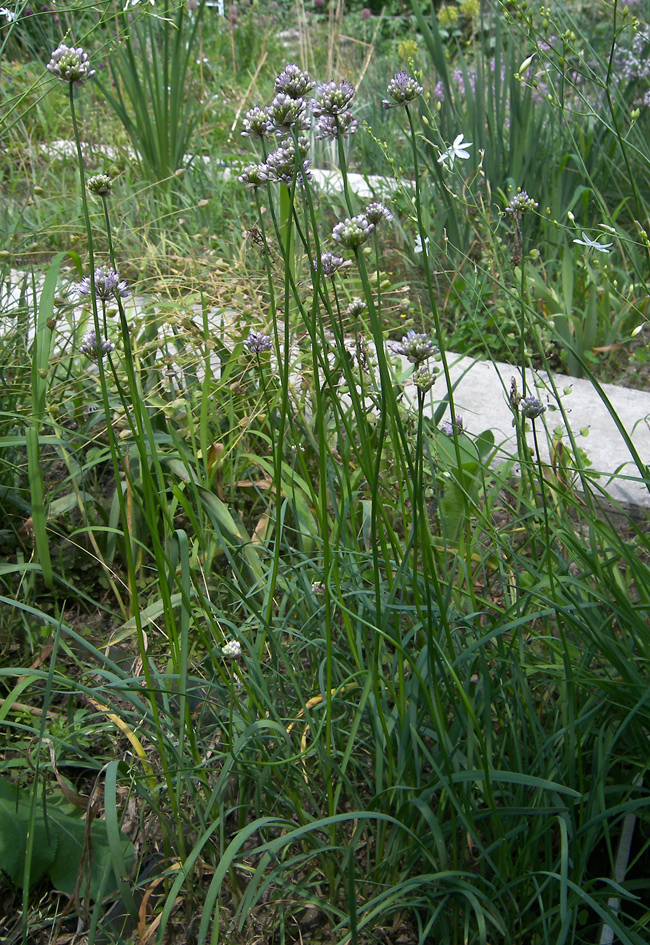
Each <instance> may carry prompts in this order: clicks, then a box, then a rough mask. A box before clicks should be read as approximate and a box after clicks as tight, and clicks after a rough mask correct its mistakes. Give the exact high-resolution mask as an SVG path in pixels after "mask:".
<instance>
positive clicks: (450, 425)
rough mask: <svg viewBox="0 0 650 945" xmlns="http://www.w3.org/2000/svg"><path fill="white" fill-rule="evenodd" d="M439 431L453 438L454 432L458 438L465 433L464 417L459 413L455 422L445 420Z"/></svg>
mask: <svg viewBox="0 0 650 945" xmlns="http://www.w3.org/2000/svg"><path fill="white" fill-rule="evenodd" d="M439 429H440V432H441V433H444V434H445V436H453V435H454V430H455V431H456V433H457V434H458V436H460V434H461V433H464V432H465V426H464V424H463V418H462V416H461V415H460V414H459V413H457V414H456V418H455V420H443V421H442V423H441V424H440V427H439Z"/></svg>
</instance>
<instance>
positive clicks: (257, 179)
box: [237, 164, 269, 187]
mask: <svg viewBox="0 0 650 945" xmlns="http://www.w3.org/2000/svg"><path fill="white" fill-rule="evenodd" d="M237 179H238V180H240V181H241V183H242V184H244V185H245V186H246V187H262V186H263V185H264V184H265V183H266V182H267V180H268V179H269V177H268V173H267V168H266V164H247V165H246V167H245V168H244V170H243V171H242V172H241V174H240V175H239V177H238V178H237Z"/></svg>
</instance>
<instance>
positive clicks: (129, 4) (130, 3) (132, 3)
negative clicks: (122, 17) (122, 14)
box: [124, 0, 156, 10]
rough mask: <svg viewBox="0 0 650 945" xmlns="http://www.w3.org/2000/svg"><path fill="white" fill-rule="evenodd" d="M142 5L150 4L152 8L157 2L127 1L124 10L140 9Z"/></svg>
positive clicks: (148, 0) (147, 0) (154, 0)
mask: <svg viewBox="0 0 650 945" xmlns="http://www.w3.org/2000/svg"><path fill="white" fill-rule="evenodd" d="M141 3H150V4H151V6H152V7H154V6H155V5H156V0H126V3H125V4H124V9H125V10H128V9H129V7H139V6H140V4H141Z"/></svg>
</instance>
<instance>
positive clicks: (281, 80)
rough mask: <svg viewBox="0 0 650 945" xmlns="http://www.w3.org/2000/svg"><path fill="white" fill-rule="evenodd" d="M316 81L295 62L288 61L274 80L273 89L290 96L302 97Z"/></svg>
mask: <svg viewBox="0 0 650 945" xmlns="http://www.w3.org/2000/svg"><path fill="white" fill-rule="evenodd" d="M315 85H316V83H315V82H314V80H313V79H312V78H311V76H310V75H309V73H308V72H305V71H304V70H302V69H301V68H300V67H299V66H297V65H296V64H295V63H293V62H290V63H288V64H287V65H286V66H285V67H284V69H283V70H282V72H281V73H280V74H279V75H278V76H277V78H276V80H275V91H276V92H281V93H284V94H285V95H288V96H289V97H290V98H294V99H302V98H304V97H305V95H308V94H309V92H311V90H312V89H313V88H314V86H315Z"/></svg>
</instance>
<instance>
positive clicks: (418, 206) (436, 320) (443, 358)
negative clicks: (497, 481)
mask: <svg viewBox="0 0 650 945" xmlns="http://www.w3.org/2000/svg"><path fill="white" fill-rule="evenodd" d="M405 111H406V116H407V118H408V123H409V131H410V138H411V150H412V153H413V171H414V178H415V212H416V216H417V224H418V234H419V236H420V240H421V241H422V245H423V246H424V245H425V240H426V238H427V237H426V230H425V228H424V222H423V219H422V195H421V192H420V171H419V162H418V150H417V136H416V133H415V126H414V124H413V116H412V115H411V109H410V108H409V106H408V104H407V105H405ZM422 258H423V260H424V273H425V278H426V281H427V290H428V296H429V301H430V303H431V312H432V315H433V324H434V327H435V332H436V340H437V342H438V349H439V352H440V363H441V365H442V371H443V374H444V377H445V385H446V388H447V390H446V393H447V400H448V403H449V410H450V412H451V416H452V417H455V416H456V409H455V405H454V387H453V384H452V382H451V373H450V371H449V362H448V360H447V353H446V351H445V342H444V334H443V330H442V322H441V320H440V312H439V311H438V306H437V304H436V297H435V290H434V286H433V279H432V276H431V263H430V261H429V253H428V252H424V253H423V254H422ZM452 432H453V440H454V450H455V453H456V463H457V466H458V470H459V472H460V470H461V469H462V468H463V463H462V456H461V452H460V443H459V442H458V430H457V428H456V424H453V428H452ZM460 491H461V494H462V496H463V502H464V505H465V529H466V542H465V550H466V553H467V555H468V556H469V555H470V552H471V523H470V516H469V501H468V498H467V494H466V492H465V490H464V489H461V490H460ZM467 565H468V574H470V573H471V568H470V561H469V558H468V561H467ZM467 584H468V590H469V593H470V597H471V598H472V603H473V604H474V605H476V600H475V597H474V582H473V581H472V580H471V579H470V580H468V582H467ZM449 642H450V644H451V639H450V640H449Z"/></svg>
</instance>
